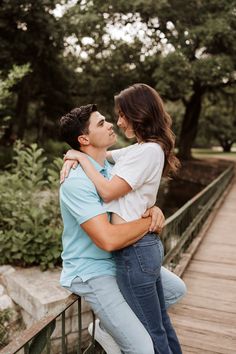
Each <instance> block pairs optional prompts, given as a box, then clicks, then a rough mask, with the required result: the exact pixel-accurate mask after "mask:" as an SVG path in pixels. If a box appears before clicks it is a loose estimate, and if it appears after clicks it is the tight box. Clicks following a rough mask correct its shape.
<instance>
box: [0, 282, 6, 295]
mask: <svg viewBox="0 0 236 354" xmlns="http://www.w3.org/2000/svg"><path fill="white" fill-rule="evenodd" d="M4 292H5V289H4V287H3V286H2V285H1V284H0V296H2V295H3V294H4Z"/></svg>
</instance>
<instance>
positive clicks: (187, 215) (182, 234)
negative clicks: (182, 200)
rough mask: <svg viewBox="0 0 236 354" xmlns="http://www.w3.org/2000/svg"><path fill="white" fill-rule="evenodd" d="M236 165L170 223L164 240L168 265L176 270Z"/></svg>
mask: <svg viewBox="0 0 236 354" xmlns="http://www.w3.org/2000/svg"><path fill="white" fill-rule="evenodd" d="M234 168H235V167H234V164H232V165H230V166H229V167H228V168H227V169H226V170H225V171H224V172H223V173H221V175H220V176H219V177H217V178H216V179H215V180H214V181H212V182H211V183H210V184H209V185H208V186H207V187H206V188H204V189H203V190H202V191H201V192H199V193H198V194H197V195H196V196H194V197H193V198H192V199H190V200H189V201H188V202H187V203H186V204H184V205H183V206H182V207H181V208H180V209H179V210H177V212H176V213H174V214H173V215H172V216H170V217H169V218H168V219H167V220H166V224H165V229H164V231H163V233H162V236H161V239H162V242H163V245H164V248H165V258H164V265H167V266H168V267H169V268H171V269H174V268H175V266H176V265H177V264H178V262H179V260H180V258H181V255H182V253H183V252H184V251H185V250H186V249H187V248H188V246H189V245H190V244H191V242H192V241H193V239H194V238H195V236H196V235H197V234H198V233H199V231H200V229H201V227H202V225H203V224H204V222H205V221H206V219H207V217H208V215H209V214H210V213H211V211H212V208H213V206H214V204H215V203H216V201H217V200H218V199H219V197H220V196H221V195H222V194H223V192H224V191H225V189H226V187H227V185H228V184H229V183H230V181H231V179H232V178H233V176H234Z"/></svg>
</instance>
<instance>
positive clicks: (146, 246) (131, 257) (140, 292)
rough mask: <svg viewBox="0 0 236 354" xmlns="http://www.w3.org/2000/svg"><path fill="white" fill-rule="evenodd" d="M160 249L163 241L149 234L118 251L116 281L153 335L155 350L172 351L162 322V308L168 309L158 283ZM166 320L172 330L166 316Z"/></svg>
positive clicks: (164, 352)
mask: <svg viewBox="0 0 236 354" xmlns="http://www.w3.org/2000/svg"><path fill="white" fill-rule="evenodd" d="M161 248H162V245H161V242H160V241H159V240H158V239H157V238H156V236H155V235H153V234H150V235H146V236H145V237H144V238H143V239H142V240H140V241H139V242H137V243H136V244H135V245H133V246H130V247H127V248H125V249H124V250H121V251H117V252H115V260H116V264H117V282H118V285H119V287H120V289H121V292H122V294H123V295H124V297H125V299H126V301H127V302H128V304H129V305H130V307H131V308H132V309H133V311H134V312H135V314H136V315H137V316H138V318H139V319H140V321H141V322H142V323H143V325H144V326H145V327H146V329H147V331H148V332H149V334H150V335H151V337H152V340H153V343H154V349H155V353H161V354H172V353H174V352H172V350H171V349H170V346H169V343H168V335H167V333H166V329H165V326H164V324H163V321H162V316H163V311H165V312H166V309H165V303H164V296H163V291H162V303H160V301H159V294H158V291H159V290H160V289H159V283H158V286H157V279H159V278H160V267H161V263H162V249H161ZM160 284H161V281H160ZM167 316H168V315H167ZM165 322H166V325H167V324H168V325H167V329H169V323H168V321H167V318H166V317H165ZM171 338H172V336H171Z"/></svg>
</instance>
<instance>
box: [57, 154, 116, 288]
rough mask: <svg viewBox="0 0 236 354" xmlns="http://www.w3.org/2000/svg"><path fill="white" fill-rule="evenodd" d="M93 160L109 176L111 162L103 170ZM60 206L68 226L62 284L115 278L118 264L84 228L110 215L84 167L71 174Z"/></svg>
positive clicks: (63, 186)
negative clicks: (100, 216) (75, 280)
mask: <svg viewBox="0 0 236 354" xmlns="http://www.w3.org/2000/svg"><path fill="white" fill-rule="evenodd" d="M89 159H90V161H91V162H92V164H93V165H94V167H95V168H96V169H97V170H98V171H99V172H100V173H102V174H103V175H104V176H105V177H108V175H109V170H110V169H111V166H110V165H109V163H108V162H107V161H105V165H104V167H102V166H100V165H99V164H98V163H97V162H96V161H95V160H93V159H92V158H91V157H89ZM60 206H61V214H62V219H63V223H64V230H63V234H62V245H63V252H62V255H61V256H62V260H63V270H62V273H61V279H60V282H61V285H62V286H68V287H69V286H70V285H71V282H72V280H73V279H74V278H75V277H76V276H79V277H81V278H82V279H83V281H86V280H88V279H91V278H94V277H98V276H101V275H115V273H116V268H115V262H114V260H113V258H112V255H111V253H109V252H106V251H103V250H102V249H100V248H98V247H97V246H96V245H95V244H94V243H93V242H92V240H91V239H90V237H89V236H88V235H87V234H86V233H85V232H84V231H83V229H82V228H81V226H80V225H81V224H82V223H84V222H85V221H88V220H89V219H91V218H93V217H95V216H97V215H100V214H104V213H106V209H105V207H104V206H103V201H102V199H101V198H100V196H99V195H98V193H97V190H96V188H95V186H94V184H93V183H92V182H91V181H90V179H89V178H88V177H87V176H86V174H85V173H84V171H83V169H82V167H81V166H80V165H78V167H77V168H76V169H75V170H71V171H70V174H69V176H68V177H67V178H66V180H65V181H64V183H62V185H61V188H60Z"/></svg>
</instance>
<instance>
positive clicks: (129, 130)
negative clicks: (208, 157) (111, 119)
mask: <svg viewBox="0 0 236 354" xmlns="http://www.w3.org/2000/svg"><path fill="white" fill-rule="evenodd" d="M117 125H118V127H119V128H120V129H121V130H122V131H123V132H124V134H125V136H126V138H128V139H132V138H134V137H135V134H134V131H133V127H132V124H131V122H129V121H128V120H127V118H126V117H125V115H124V113H123V112H121V111H120V110H119V112H118V120H117Z"/></svg>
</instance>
